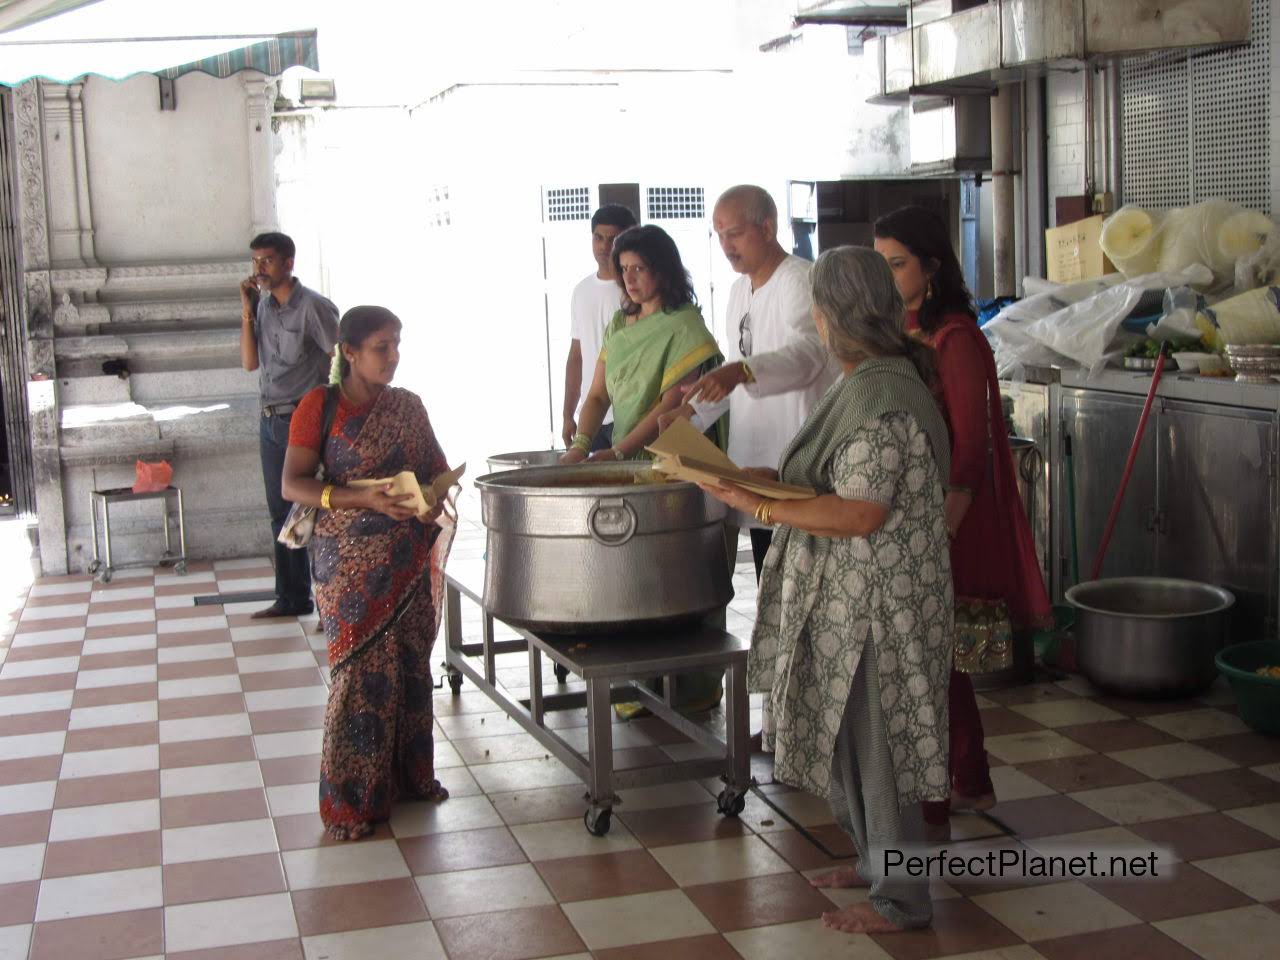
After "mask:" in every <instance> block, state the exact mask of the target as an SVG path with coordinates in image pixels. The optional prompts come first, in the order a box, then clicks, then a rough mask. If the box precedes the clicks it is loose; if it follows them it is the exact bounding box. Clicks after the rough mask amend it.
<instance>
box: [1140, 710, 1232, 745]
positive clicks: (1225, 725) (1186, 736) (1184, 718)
mask: <svg viewBox="0 0 1280 960" xmlns="http://www.w3.org/2000/svg"><path fill="white" fill-rule="evenodd" d="M1142 722H1143V723H1146V724H1148V725H1149V726H1152V727H1155V728H1156V729H1157V730H1163V731H1164V732H1165V733H1168V734H1172V735H1173V736H1175V737H1181V738H1182V739H1183V740H1203V739H1205V738H1207V737H1225V736H1227V735H1228V734H1232V733H1248V732H1249V727H1248V725H1247V724H1246V723H1245V722H1244V721H1243V720H1241V719H1240V718H1239V717H1237V716H1236V715H1235V714H1233V713H1227V712H1226V711H1225V710H1214V709H1212V708H1210V709H1205V710H1185V711H1182V712H1180V713H1161V714H1157V715H1156V716H1154V717H1143V718H1142Z"/></svg>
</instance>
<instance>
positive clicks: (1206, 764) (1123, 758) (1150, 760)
mask: <svg viewBox="0 0 1280 960" xmlns="http://www.w3.org/2000/svg"><path fill="white" fill-rule="evenodd" d="M1107 756H1109V757H1111V759H1113V760H1117V761H1119V762H1120V763H1123V764H1124V765H1125V766H1126V767H1132V768H1133V769H1134V770H1137V771H1138V772H1139V773H1142V774H1146V775H1147V776H1148V777H1151V778H1152V779H1153V780H1167V779H1170V778H1172V777H1190V776H1195V775H1196V774H1201V773H1214V772H1216V771H1218V770H1227V769H1229V768H1231V767H1234V766H1235V763H1233V762H1232V761H1230V760H1228V759H1226V758H1225V757H1222V756H1219V755H1218V754H1216V753H1213V752H1212V751H1210V750H1206V749H1204V748H1203V747H1198V746H1196V745H1195V744H1194V743H1186V742H1181V743H1165V744H1161V745H1159V746H1156V747H1140V748H1138V749H1136V750H1115V751H1113V752H1111V753H1108V754H1107Z"/></svg>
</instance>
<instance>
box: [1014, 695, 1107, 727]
mask: <svg viewBox="0 0 1280 960" xmlns="http://www.w3.org/2000/svg"><path fill="white" fill-rule="evenodd" d="M1009 709H1010V710H1012V711H1013V712H1014V713H1020V714H1022V715H1023V716H1024V717H1027V718H1028V719H1031V720H1034V721H1035V722H1036V723H1040V724H1043V725H1044V726H1046V727H1067V726H1071V725H1072V724H1080V723H1105V722H1107V721H1109V720H1123V719H1124V718H1125V717H1124V714H1122V713H1118V712H1116V711H1115V710H1112V709H1111V708H1110V707H1104V706H1103V705H1102V704H1100V703H1094V702H1093V701H1092V700H1086V699H1085V698H1083V697H1072V698H1071V699H1068V700H1046V701H1043V702H1041V703H1019V704H1015V705H1014V706H1012V707H1010V708H1009Z"/></svg>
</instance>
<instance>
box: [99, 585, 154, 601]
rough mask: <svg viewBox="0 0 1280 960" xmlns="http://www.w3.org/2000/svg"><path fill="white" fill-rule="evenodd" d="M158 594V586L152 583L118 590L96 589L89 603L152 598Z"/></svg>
mask: <svg viewBox="0 0 1280 960" xmlns="http://www.w3.org/2000/svg"><path fill="white" fill-rule="evenodd" d="M155 595H156V588H155V587H154V586H152V585H151V584H146V585H145V586H137V587H122V588H120V589H118V590H95V591H93V593H92V594H91V595H90V597H89V605H90V606H93V604H95V603H115V602H116V601H119V600H150V599H151V598H152V597H154V596H155Z"/></svg>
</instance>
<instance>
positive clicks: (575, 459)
mask: <svg viewBox="0 0 1280 960" xmlns="http://www.w3.org/2000/svg"><path fill="white" fill-rule="evenodd" d="M585 459H587V452H586V451H585V450H579V449H578V448H577V447H573V448H572V449H570V450H569V451H568V452H566V453H565V455H564V456H563V457H561V458H560V462H561V463H562V464H566V465H567V464H571V463H581V462H582V461H583V460H585Z"/></svg>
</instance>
